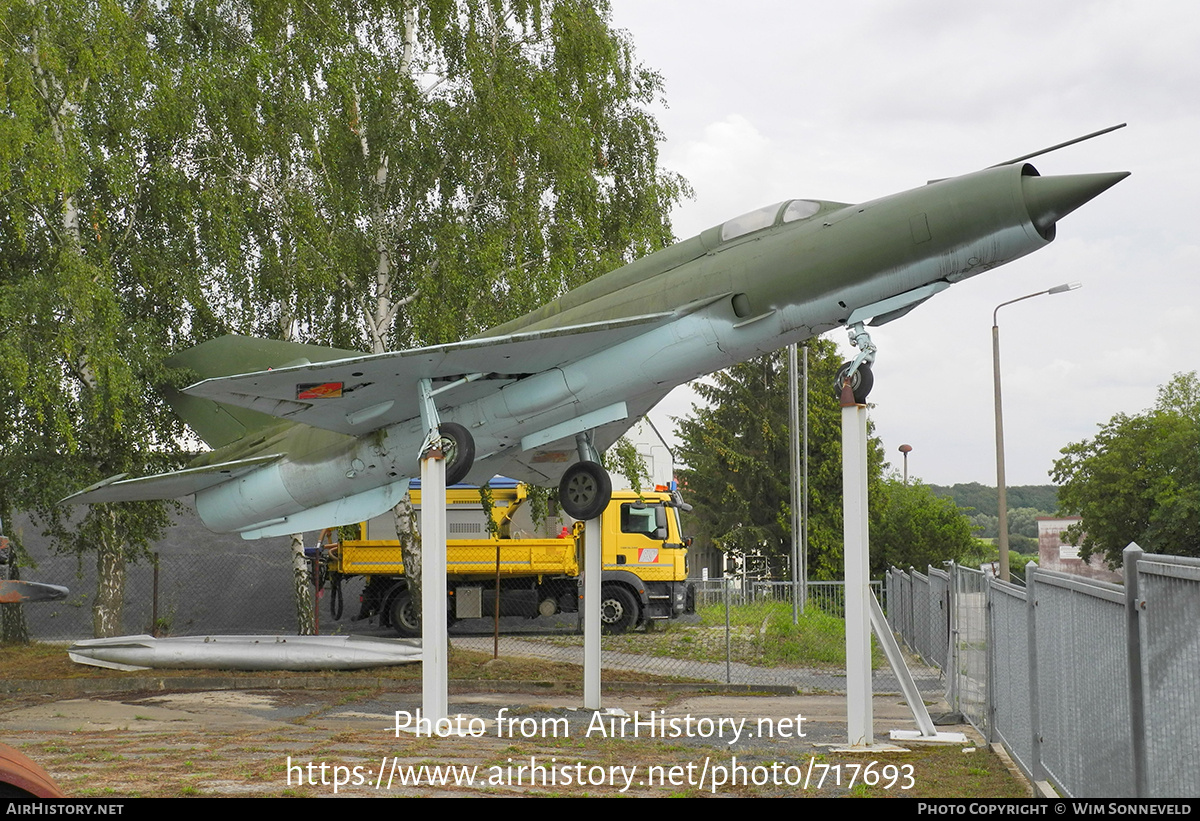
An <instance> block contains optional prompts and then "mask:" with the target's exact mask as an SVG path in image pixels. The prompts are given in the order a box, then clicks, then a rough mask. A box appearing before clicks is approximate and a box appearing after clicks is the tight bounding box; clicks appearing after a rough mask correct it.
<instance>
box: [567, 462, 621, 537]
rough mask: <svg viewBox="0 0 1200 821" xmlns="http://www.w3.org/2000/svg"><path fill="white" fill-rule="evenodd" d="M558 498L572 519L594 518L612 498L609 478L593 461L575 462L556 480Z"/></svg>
mask: <svg viewBox="0 0 1200 821" xmlns="http://www.w3.org/2000/svg"><path fill="white" fill-rule="evenodd" d="M558 501H559V503H560V504H562V509H563V511H564V512H565V513H566V514H567V515H568V516H570V517H571V518H573V519H579V520H581V521H584V522H587V521H590V520H592V519H595V518H596V517H597V516H599V515H600V514H601V513H603V512H604V508H606V507H608V503H609V502H610V501H612V479H610V478H609V476H608V471H607V470H605V469H604V468H603V467H601V466H600V465H598V464H596V463H595V462H576V463H575V464H573V465H571V466H570V467H569V468H567V472H566V473H564V474H563V477H562V481H561V482H559V483H558Z"/></svg>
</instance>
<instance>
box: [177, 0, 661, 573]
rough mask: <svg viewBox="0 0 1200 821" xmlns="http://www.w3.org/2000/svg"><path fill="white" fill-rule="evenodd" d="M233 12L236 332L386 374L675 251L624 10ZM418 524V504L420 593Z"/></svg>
mask: <svg viewBox="0 0 1200 821" xmlns="http://www.w3.org/2000/svg"><path fill="white" fill-rule="evenodd" d="M205 8H206V7H205V5H204V4H196V6H195V9H196V13H197V14H199V13H201V12H202V11H203V10H204V9H205ZM222 8H232V9H235V10H236V9H241V10H242V13H240V14H239V13H232V14H230V13H226V14H224V15H223V20H225V21H231V22H230V23H229V24H230V25H232V26H233V27H234V28H236V29H237V30H239V31H240V36H237V35H230V36H227V37H226V38H225V42H226V43H234V44H235V46H236V48H241V49H243V50H244V52H245V54H246V56H245V57H244V58H243V59H236V60H229V61H228V63H227V65H228V66H229V68H230V70H229V71H228V72H227V73H225V74H222V73H220V72H211V71H210V73H211V74H212V76H213V77H214V78H215V79H214V80H213V81H212V82H211V84H210V86H209V88H210V93H211V94H212V95H213V97H214V99H213V100H211V101H210V102H209V103H208V104H207V105H206V115H205V116H206V117H207V118H208V119H207V121H206V124H205V131H206V133H209V134H211V135H212V141H213V149H212V150H210V151H207V152H205V153H206V156H208V157H211V158H213V159H212V163H211V165H210V166H209V167H208V169H207V170H208V173H210V174H211V175H213V176H218V177H219V176H225V177H227V178H228V179H229V180H230V182H231V183H232V185H231V186H227V187H230V188H235V187H237V183H239V182H241V181H244V182H245V191H246V192H247V193H248V194H249V195H250V196H249V201H250V202H251V203H252V207H251V209H250V210H251V211H252V212H254V213H256V214H257V215H258V216H257V217H255V219H254V220H253V225H251V226H249V227H250V228H251V234H252V235H253V243H254V245H255V247H256V248H257V249H259V254H258V255H248V256H247V258H246V263H247V268H248V269H249V275H247V271H246V270H238V269H229V270H226V271H224V272H223V274H224V275H225V276H226V277H228V279H226V280H225V281H224V282H223V285H222V289H221V290H222V291H223V292H224V293H227V294H232V295H236V299H233V300H232V301H231V303H230V305H229V310H230V312H231V313H230V314H229V317H228V321H229V322H230V324H231V325H233V326H235V327H245V326H247V325H254V324H255V323H256V322H260V321H262V320H263V318H264V317H266V318H268V321H269V318H270V317H271V316H273V315H278V316H279V317H281V318H284V319H287V320H288V321H289V322H294V323H295V325H294V327H295V331H296V333H297V336H298V338H302V339H303V340H304V341H308V342H317V343H328V344H336V345H339V346H342V347H359V348H361V349H363V350H366V351H369V352H371V353H381V352H383V351H386V350H392V349H396V348H403V347H411V346H416V345H422V344H437V343H443V342H450V341H454V340H457V339H461V338H463V337H466V336H469V335H471V334H474V333H477V332H479V331H481V330H483V329H485V328H487V327H490V326H492V325H495V324H499V323H500V322H503V321H505V320H507V319H510V318H512V317H515V316H518V315H520V314H522V313H525V312H527V311H529V310H531V309H532V308H534V307H536V306H538V305H540V304H542V303H543V302H545V301H547V300H549V299H552V298H554V297H556V296H558V295H559V294H561V293H562V292H563V291H565V290H566V289H568V288H570V287H573V286H575V285H578V284H581V283H582V282H585V281H587V280H588V279H590V278H592V277H594V276H596V275H598V274H600V273H604V272H606V271H608V270H610V269H612V268H615V267H618V266H619V265H621V264H623V263H624V262H628V261H630V260H631V259H632V258H634V257H636V256H640V255H641V254H643V253H646V252H649V251H653V250H656V249H658V248H660V247H662V246H663V245H664V244H666V243H667V242H668V241H669V240H670V238H671V236H670V227H669V223H668V221H667V216H666V215H667V213H668V211H669V209H670V207H671V205H672V204H673V203H674V202H675V201H676V200H677V199H678V197H679V196H680V195H681V194H682V193H684V185H683V183H682V181H681V180H679V179H678V178H677V177H674V176H672V175H670V174H666V173H664V172H662V171H661V170H660V169H659V168H658V165H657V145H658V142H659V140H660V139H661V135H660V134H659V132H658V129H657V126H656V124H655V121H654V119H653V117H652V116H651V115H650V114H649V113H648V110H647V109H648V105H649V104H650V103H651V102H652V101H653V99H654V98H655V96H656V95H657V94H658V93H659V92H660V90H661V81H660V78H659V77H658V76H657V75H656V74H654V73H653V72H650V71H648V70H646V69H644V68H642V67H641V66H639V65H638V64H637V63H636V61H635V60H634V58H633V55H632V47H631V45H630V44H629V42H628V41H627V40H626V39H625V37H624V36H623V35H622V34H621V33H619V32H615V31H613V30H612V29H611V28H610V26H609V24H608V10H607V4H606V3H585V2H574V1H573V0H540V1H539V0H533V1H532V2H478V1H477V0H464V2H444V1H443V2H423V3H402V2H379V0H376V1H375V2H338V0H324V1H323V2H302V3H290V2H281V3H276V4H271V5H270V6H269V7H263V6H261V5H259V4H250V5H247V6H244V7H243V6H240V5H239V4H232V5H231V4H222ZM238 43H240V44H241V45H236V44H238ZM222 98H224V99H236V100H237V102H236V104H233V105H230V104H216V101H217V100H218V99H222ZM230 158H234V159H232V160H231V159H230ZM242 212H245V209H243V211H242ZM281 238H286V241H284V242H280V239H281ZM284 270H286V271H288V273H287V275H286V276H283V277H279V276H277V275H276V274H277V273H278V272H282V271H284ZM272 283H274V284H276V285H278V284H282V287H279V288H277V289H274V290H273V287H274V286H273V285H272ZM285 306H286V307H285ZM289 312H290V313H289ZM414 463H415V456H414ZM411 520H412V516H411V508H410V507H409V506H408V504H407V501H406V502H404V503H402V504H401V505H400V506H399V507H398V508H397V510H396V529H397V532H398V535H399V537H400V540H401V543H402V545H403V546H404V561H405V567H406V570H407V573H408V576H409V581H410V585H412V586H413V587H414V588H415V587H417V586H418V585H419V580H420V561H419V552H418V548H417V543H416V540H415V539H414V537H413V534H412V533H411Z"/></svg>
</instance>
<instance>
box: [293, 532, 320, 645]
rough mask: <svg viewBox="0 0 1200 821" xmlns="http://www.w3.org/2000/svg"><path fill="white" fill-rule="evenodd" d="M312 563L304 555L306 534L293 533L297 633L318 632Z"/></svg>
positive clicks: (313, 633) (300, 634)
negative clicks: (312, 587)
mask: <svg viewBox="0 0 1200 821" xmlns="http://www.w3.org/2000/svg"><path fill="white" fill-rule="evenodd" d="M311 566H312V564H311V562H309V560H308V559H306V558H305V556H304V534H303V533H293V534H292V592H293V593H294V594H295V597H296V635H298V636H312V635H316V632H317V627H316V624H317V619H316V603H315V601H314V597H313V591H312V590H311V589H310V587H311V585H310V584H309V569H310V568H311Z"/></svg>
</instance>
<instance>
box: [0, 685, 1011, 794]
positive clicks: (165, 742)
mask: <svg viewBox="0 0 1200 821" xmlns="http://www.w3.org/2000/svg"><path fill="white" fill-rule="evenodd" d="M343 682H344V679H343ZM188 683H189V682H187V681H186V680H185V681H179V680H172V681H171V686H172V687H175V688H187V685H188ZM271 683H272V682H271V681H270V679H269V677H267V676H264V677H263V678H262V680H261V681H260V682H258V683H257V686H261V687H262V689H247V688H248V687H250V686H256V685H255V684H254V683H253V682H250V683H248V682H247V681H246V680H245V679H238V680H237V686H238V687H240V688H242V689H236V690H235V689H217V687H219V686H220V685H216V684H215V683H214V682H213V681H212V680H207V681H206V686H205V687H204V688H202V689H197V690H191V689H175V690H172V691H160V692H154V691H153V688H154V687H155V686H158V685H159V682H157V681H155V680H154V679H152V678H149V677H148V678H147V679H145V680H144V681H142V682H140V683H139V682H131V681H130V680H128V679H125V680H123V681H122V684H123V685H124V686H132V687H136V688H138V689H137V690H136V691H134V692H125V693H122V694H104V693H93V694H90V695H89V694H85V693H70V692H64V693H60V694H58V695H47V694H39V693H28V694H22V695H19V696H14V697H10V698H8V699H7V700H6V701H5V702H4V703H3V705H2V706H0V738H3V740H4V741H6V742H7V743H10V744H13V745H14V746H17V747H19V748H21V749H22V750H23V751H24V752H25V753H26V754H27V755H29V756H30V757H31V758H33V759H34V760H36V761H38V762H39V763H41V764H42V765H43V766H45V767H46V768H47V769H48V770H49V771H50V772H51V774H52V775H53V777H54V778H55V779H56V780H57V781H58V782H59V783H60V785H61V786H62V787H63V788H64V790H65V791H67V792H68V794H71V795H94V796H104V795H113V796H136V795H262V796H271V795H333V794H334V792H335V783H334V782H335V781H341V782H342V783H340V784H337V789H336V792H337V794H338V795H381V794H405V795H442V794H447V795H450V794H453V795H462V794H489V795H491V794H494V795H527V794H540V795H545V794H552V795H580V794H585V793H586V794H592V795H607V794H636V795H647V796H653V795H672V794H692V795H709V794H716V795H743V796H745V795H789V794H791V795H794V794H797V792H798V791H799V790H800V787H798V786H797V783H795V782H797V781H798V779H800V778H801V777H802V776H803V775H804V774H805V773H806V772H807V774H808V778H809V780H810V782H811V783H810V785H809V789H808V790H807V791H806V792H808V793H818V794H845V793H847V792H850V791H851V787H850V785H849V783H848V779H849V775H850V773H849V770H848V769H847V770H845V771H840V772H838V773H837V775H836V778H835V776H834V774H833V771H832V770H830V769H829V766H830V764H831V763H833V762H839V761H842V760H844V761H845V762H846V764H847V765H849V764H850V763H852V762H853V763H856V764H858V766H859V767H863V766H865V765H866V764H867V763H870V762H871V761H875V762H876V763H875V765H874V766H875V773H874V774H875V775H876V776H882V777H884V778H886V779H887V780H890V781H893V782H894V783H893V784H892V785H891V786H892V789H891V790H890V791H887V790H885V791H884V792H883V793H882V794H889V793H890V794H895V795H906V794H907V795H911V794H912V792H911V791H904V790H902V787H903V785H904V784H906V783H910V782H911V783H912V784H913V785H915V786H917V787H918V788H919V787H920V786H921V781H922V779H923V778H925V777H927V776H930V775H931V773H929V772H925V771H923V769H922V768H923V767H926V765H924V764H922V763H921V761H920V759H918V758H912V757H909V758H905V757H903V756H901V757H899V758H897V757H895V756H889V755H888V754H887V753H886V750H887V746H886V745H883V744H881V745H880V746H877V747H876V748H875V749H874V750H872V751H870V752H867V753H866V754H859V755H855V756H850V757H847V758H845V759H841V758H838V753H836V752H834V750H835V749H836V748H837V747H838V746H839V745H843V744H844V743H845V741H846V725H845V711H846V706H845V699H844V697H842V696H828V695H820V696H796V695H767V696H751V695H716V694H706V693H701V692H696V691H694V690H691V689H687V688H676V687H664V688H654V689H650V690H639V691H637V692H622V691H618V692H607V693H606V695H605V698H604V704H605V707H606V708H608V710H609V712H608V713H605V714H596V713H594V712H592V711H585V710H581V709H580V707H581V703H580V698H579V696H577V695H571V694H564V693H561V692H559V693H552V692H551V693H542V694H532V695H531V694H529V693H528V692H525V693H514V692H491V693H489V692H482V691H479V690H473V691H466V692H455V693H454V694H453V695H452V696H451V711H452V712H453V713H455V714H456V715H461V716H462V718H461V719H458V718H456V722H457V723H458V725H459V726H460V727H461V728H462V729H463V730H465V731H466V734H465V735H448V736H447V737H438V735H437V734H436V733H433V734H430V733H428V732H427V733H426V734H424V735H415V734H413V733H412V732H410V731H407V730H405V729H402V730H401V731H399V732H398V731H397V729H396V725H397V721H398V720H399V722H400V723H401V724H402V725H403V724H414V723H415V721H414V719H415V716H416V714H417V711H418V708H419V707H420V705H421V696H420V693H418V692H389V691H387V690H384V689H381V688H380V687H379V686H378V683H379V682H378V680H377V679H373V678H372V677H370V676H362V677H361V679H360V680H359V681H358V682H357V685H356V684H355V683H354V682H350V684H351V689H345V684H344V683H343V685H342V686H341V687H340V688H339V689H298V688H297V689H286V690H281V689H274V688H272V687H270V684H271ZM139 684H140V685H141V686H139ZM229 684H230V685H232V684H233V682H232V681H231V682H229ZM359 685H360V686H359ZM89 686H90V687H93V688H95V687H101V688H102V687H103V683H96V682H94V681H93V682H91V683H90V684H89ZM293 686H294V685H293ZM398 711H399V713H400V716H399V719H398V718H397V712H398ZM874 711H875V712H874V714H875V733H876V737H877V739H879V740H886V739H887V737H888V732H889V731H890V730H892V729H912V728H914V727H915V725H914V723H913V721H912V718H911V715H910V714H909V711H908V709H907V707H906V706H904V705H903V703H902V700H901V699H900V698H899V697H898V696H883V695H881V696H876V697H875V699H874ZM622 715H623V716H624V718H622ZM634 717H636V718H637V719H638V721H639V722H640V723H639V724H638V725H636V726H635V725H634V724H633V723H632V719H633V718H634ZM498 719H499V720H498ZM443 729H445V728H443ZM946 729H953V730H958V731H963V732H970V728H969V727H953V728H946ZM635 734H636V735H635ZM962 746H963V745H958V747H962ZM970 746H971V745H968V747H969V748H970ZM814 755H815V756H817V757H816V758H814ZM909 755H910V756H911V755H914V754H909ZM956 755H958V757H959V758H962V756H961V755H960V754H957V753H956ZM973 755H975V756H980V757H988V758H989V759H991V758H994V756H992V754H991V753H990V752H988V751H986V750H978V751H976V752H975V753H973ZM980 760H981V761H982V758H981V759H980ZM812 762H816V763H812ZM310 765H311V766H310ZM739 765H741V767H742V770H741V771H739V770H738V766H739ZM422 766H424V767H426V768H427V769H426V770H425V771H422V770H421V769H420V768H421V767H422ZM433 767H438V768H441V769H439V771H438V774H436V775H435V774H434V772H433V771H432V769H428V768H433ZM448 767H456V768H464V769H461V770H459V769H456V770H454V771H453V772H451V771H450V770H448V769H446V768H448ZM470 767H475V768H477V769H475V770H473V771H471V772H470V773H468V771H467V769H466V768H470ZM747 767H748V768H749V769H747ZM885 767H887V768H889V769H887V770H886V772H885V771H884V768H885ZM522 768H524V769H522ZM654 768H658V769H654ZM772 768H773V770H774V776H772ZM789 768H790V769H789ZM822 768H824V769H822ZM906 768H907V769H906ZM926 769H928V768H927V767H926ZM739 772H741V773H742V776H743V780H744V781H746V782H749V783H730V782H731V780H732V781H733V782H737V779H738V773H739ZM468 774H469V776H470V777H469V779H468V778H467V775H468ZM822 774H824V775H825V779H824V782H825V783H822V784H821V785H820V787H818V786H817V779H818V777H819V776H821V775H822ZM416 778H420V779H422V783H420V784H414V783H409V784H402V783H401V781H412V780H414V779H416ZM755 778H759V779H760V780H763V783H761V784H755V783H753V782H754V780H755ZM772 778H774V780H775V781H778V782H779V783H773V782H772ZM789 778H790V779H791V780H792V783H790V784H789V783H787V779H789ZM539 779H540V780H539ZM439 780H441V781H447V780H448V783H432V784H431V783H429V782H430V781H434V782H438V781H439ZM467 780H469V781H470V783H469V784H468V783H466V781H467ZM389 781H390V782H391V786H390V788H389V787H388V782H389ZM531 781H532V783H531ZM580 781H582V782H583V784H582V785H581V784H580V783H579V782H580ZM835 781H841V782H842V783H840V784H837V783H834V782H835ZM881 783H882V782H881ZM1014 785H1015V786H1014V787H1013V790H1014V793H1013V794H1014V795H1020V794H1022V791H1023V787H1021V786H1020V785H1019V784H1016V782H1014ZM877 788H878V787H877ZM859 789H860V790H861V789H862V787H861V786H860V788H859ZM919 791H920V790H919V789H918V792H919Z"/></svg>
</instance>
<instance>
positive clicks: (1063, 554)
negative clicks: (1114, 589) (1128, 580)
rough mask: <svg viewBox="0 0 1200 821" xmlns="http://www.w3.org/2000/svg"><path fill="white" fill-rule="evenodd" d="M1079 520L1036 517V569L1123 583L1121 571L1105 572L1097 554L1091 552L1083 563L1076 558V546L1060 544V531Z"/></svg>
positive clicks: (1105, 568)
mask: <svg viewBox="0 0 1200 821" xmlns="http://www.w3.org/2000/svg"><path fill="white" fill-rule="evenodd" d="M1082 520H1083V519H1082V517H1080V516H1062V517H1053V516H1039V517H1038V520H1037V523H1038V566H1040V567H1042V568H1044V569H1046V570H1057V571H1059V572H1060V573H1073V574H1074V575H1076V576H1085V577H1087V578H1089V579H1097V580H1099V581H1103V582H1118V583H1119V582H1122V581H1124V577H1123V576H1122V574H1121V573H1120V572H1114V571H1112V570H1109V569H1108V564H1107V563H1106V562H1105V561H1104V559H1103V558H1102V557H1101V555H1100V554H1099V553H1093V554H1092V558H1091V560H1090V561H1087V562H1085V561H1084V560H1083V559H1081V558H1080V557H1079V547H1078V546H1076V545H1073V544H1067V543H1064V542H1063V541H1062V533H1063V531H1064V530H1066V529H1067V528H1068V527H1070V526H1071V525H1073V524H1076V523H1077V522H1080V521H1082Z"/></svg>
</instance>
